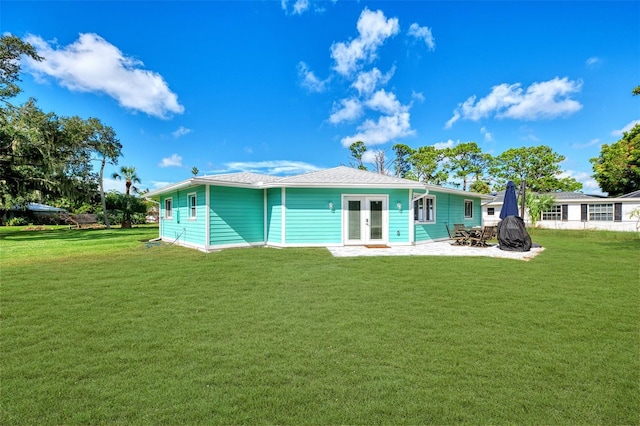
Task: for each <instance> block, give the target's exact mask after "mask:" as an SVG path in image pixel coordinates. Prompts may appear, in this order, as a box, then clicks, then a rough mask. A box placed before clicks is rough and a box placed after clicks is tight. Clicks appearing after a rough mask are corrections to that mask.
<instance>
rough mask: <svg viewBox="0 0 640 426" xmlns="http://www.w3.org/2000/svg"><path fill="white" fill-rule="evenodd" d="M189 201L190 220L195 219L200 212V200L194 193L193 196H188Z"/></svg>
mask: <svg viewBox="0 0 640 426" xmlns="http://www.w3.org/2000/svg"><path fill="white" fill-rule="evenodd" d="M187 201H188V203H189V219H195V218H196V214H197V210H198V209H197V207H198V205H197V203H198V198H197V197H196V193H195V192H192V193H191V194H189V195H187Z"/></svg>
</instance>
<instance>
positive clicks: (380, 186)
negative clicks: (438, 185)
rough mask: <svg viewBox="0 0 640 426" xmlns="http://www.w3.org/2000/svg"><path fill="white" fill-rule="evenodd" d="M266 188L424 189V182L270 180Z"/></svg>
mask: <svg viewBox="0 0 640 426" xmlns="http://www.w3.org/2000/svg"><path fill="white" fill-rule="evenodd" d="M264 186H265V187H266V188H335V189H344V188H355V189H358V188H360V189H424V185H423V184H417V185H398V184H388V183H387V184H375V183H285V184H282V183H278V182H270V183H267V184H264Z"/></svg>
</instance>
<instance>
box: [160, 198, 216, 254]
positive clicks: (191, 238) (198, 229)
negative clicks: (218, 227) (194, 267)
mask: <svg viewBox="0 0 640 426" xmlns="http://www.w3.org/2000/svg"><path fill="white" fill-rule="evenodd" d="M205 188H206V187H205V186H197V187H194V188H188V189H183V190H180V191H175V192H172V193H168V194H164V195H163V196H162V197H161V198H160V237H161V238H162V239H163V240H165V241H171V242H174V241H175V242H176V243H178V244H182V245H186V246H192V247H197V248H200V249H204V248H205V247H206V236H205V227H206V225H205V224H206V215H207V208H206V192H205ZM193 193H195V194H196V217H195V218H193V219H192V218H189V205H188V202H189V199H188V197H189V194H193ZM167 198H171V199H172V204H173V208H172V210H173V217H172V218H171V219H167V218H165V216H166V212H165V203H164V202H165V200H166V199H167Z"/></svg>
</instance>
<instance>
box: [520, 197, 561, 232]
mask: <svg viewBox="0 0 640 426" xmlns="http://www.w3.org/2000/svg"><path fill="white" fill-rule="evenodd" d="M525 198H526V199H525V205H526V206H527V210H529V218H530V220H531V227H532V228H535V227H536V223H538V220H540V217H541V216H542V212H546V211H548V210H550V209H551V207H553V206H554V205H555V203H556V199H555V198H553V197H552V196H551V195H547V194H540V195H536V194H533V193H531V192H529V193H527V195H526V197H525Z"/></svg>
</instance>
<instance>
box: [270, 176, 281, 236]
mask: <svg viewBox="0 0 640 426" xmlns="http://www.w3.org/2000/svg"><path fill="white" fill-rule="evenodd" d="M267 243H272V244H280V243H282V189H281V188H271V189H268V190H267Z"/></svg>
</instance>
